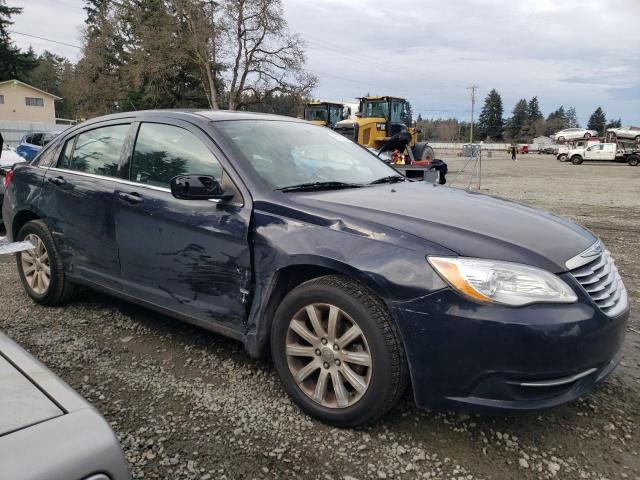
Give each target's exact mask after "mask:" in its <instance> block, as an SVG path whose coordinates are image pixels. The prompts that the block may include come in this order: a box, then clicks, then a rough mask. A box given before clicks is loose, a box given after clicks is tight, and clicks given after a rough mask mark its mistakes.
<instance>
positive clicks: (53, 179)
mask: <svg viewBox="0 0 640 480" xmlns="http://www.w3.org/2000/svg"><path fill="white" fill-rule="evenodd" d="M47 180H48V181H49V182H51V183H53V184H54V185H64V184H65V183H67V182H66V180H65V179H64V178H62V177H49V178H47Z"/></svg>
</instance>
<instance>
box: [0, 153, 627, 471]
mask: <svg viewBox="0 0 640 480" xmlns="http://www.w3.org/2000/svg"><path fill="white" fill-rule="evenodd" d="M439 156H443V158H445V159H447V161H449V165H450V172H451V174H450V176H449V179H453V177H454V176H455V174H456V171H457V170H459V169H460V167H461V166H462V165H463V164H464V162H465V161H464V160H462V159H458V158H455V157H449V156H448V155H446V154H442V155H439ZM483 175H484V176H483V184H482V187H483V188H482V191H483V192H485V193H490V194H494V195H500V196H504V197H507V198H511V199H514V200H518V201H521V202H524V203H527V204H531V205H534V206H539V207H543V208H547V209H549V210H551V211H554V212H555V213H558V214H560V215H563V216H566V217H569V218H572V219H574V220H576V221H578V222H580V223H582V224H584V225H586V226H587V227H589V228H590V229H592V230H593V231H594V232H595V233H596V234H597V235H599V236H600V237H601V238H602V239H603V240H604V241H605V243H606V244H607V246H608V247H609V249H610V250H611V251H612V252H613V254H614V257H615V258H616V261H617V264H618V267H619V269H620V270H621V273H622V276H623V278H624V280H625V283H626V285H627V288H628V289H629V292H630V295H631V297H632V302H633V305H634V310H633V311H632V316H631V321H630V325H629V331H628V334H627V340H626V343H625V349H624V358H623V362H622V364H621V365H620V366H619V368H618V369H616V370H615V372H614V373H613V374H612V375H611V376H610V377H609V378H608V379H607V380H606V381H605V382H604V383H603V384H601V385H599V386H598V387H596V388H595V389H594V390H593V391H592V392H591V393H589V394H588V395H586V396H585V397H583V398H582V399H580V400H577V401H575V402H573V403H571V404H569V405H565V406H562V407H559V408H556V409H553V410H551V411H545V412H539V413H532V414H526V415H518V416H477V415H469V414H466V413H464V412H457V413H456V412H432V411H422V410H418V409H417V408H416V407H415V406H414V405H413V404H412V402H411V399H410V398H406V399H405V400H404V401H403V402H401V404H400V405H399V406H398V407H397V408H395V409H394V410H393V411H392V412H390V414H388V415H387V416H386V417H385V418H384V419H383V420H382V421H380V422H378V423H377V424H376V425H374V426H372V427H369V428H365V429H357V430H338V429H334V428H330V427H327V426H325V425H323V424H320V423H318V422H316V421H314V420H312V419H310V418H309V417H307V416H305V415H304V414H302V413H301V412H300V411H299V410H298V409H297V408H296V407H295V406H294V405H293V404H292V403H291V402H290V401H289V400H288V398H287V396H286V394H285V392H284V391H283V389H282V387H281V386H280V383H279V381H278V378H277V377H276V375H275V372H274V370H273V368H272V366H271V364H270V363H269V362H268V361H266V360H264V361H256V360H253V359H251V358H249V357H248V356H247V355H246V354H245V353H244V352H243V350H242V345H241V344H239V343H237V342H234V341H232V340H228V339H226V338H223V337H221V336H218V335H215V334H212V333H209V332H206V331H204V330H201V329H198V328H195V327H192V326H189V325H186V324H184V323H181V322H179V321H176V320H172V319H170V318H167V317H164V316H161V315H158V314H155V313H153V312H150V311H148V310H145V309H142V308H139V307H135V306H132V305H130V304H127V303H124V302H121V301H119V300H115V299H112V298H109V297H106V296H104V295H101V294H98V293H93V292H85V293H83V294H82V295H81V296H80V298H78V299H77V300H75V301H74V302H73V303H71V304H70V305H68V306H67V307H65V308H43V307H39V306H36V305H35V304H34V303H32V302H31V301H30V300H29V299H28V298H27V296H26V295H25V294H24V293H23V291H22V288H21V286H20V284H19V281H18V277H17V274H16V270H15V266H14V261H13V258H10V257H6V256H5V257H0V286H1V287H0V329H1V330H2V331H4V332H6V333H7V334H8V335H9V336H11V337H12V338H14V339H15V340H16V341H17V342H19V343H20V344H22V345H23V346H24V347H25V348H26V349H27V350H29V351H30V352H31V353H32V354H33V355H35V356H36V357H37V358H39V359H40V360H41V361H42V362H44V363H45V364H46V365H47V366H48V367H49V368H51V369H52V370H53V371H54V372H56V373H57V374H58V375H60V376H61V377H62V378H63V379H64V380H65V381H67V382H68V383H69V384H71V385H72V386H73V387H74V388H75V389H76V390H77V391H78V392H80V393H81V394H82V395H83V396H84V397H85V398H87V399H88V400H89V401H90V402H92V403H93V404H94V405H95V406H96V407H97V408H98V409H99V410H100V411H101V412H102V413H103V414H104V416H105V417H106V418H107V420H108V421H109V422H110V423H111V425H112V427H113V429H114V430H115V432H116V434H117V435H118V437H119V439H120V441H121V443H122V446H123V448H124V451H125V454H126V457H127V459H128V461H129V462H130V465H131V471H132V473H133V476H134V477H135V478H143V477H144V478H163V479H164V478H166V479H202V480H206V479H214V478H215V479H235V478H256V479H257V478H265V479H266V478H304V479H315V478H318V479H327V480H329V479H343V480H353V479H365V478H382V479H384V478H389V479H391V478H401V479H413V478H457V479H471V478H492V479H513V478H536V479H537V478H559V479H573V478H589V479H604V478H606V479H614V478H630V479H640V457H639V451H640V441H639V438H640V432H639V431H638V420H639V419H640V374H639V372H640V369H639V368H638V367H640V309H639V308H638V307H639V305H638V303H639V301H638V300H639V299H640V295H639V293H640V292H639V288H638V283H639V282H638V281H639V280H640V259H639V258H638V255H637V248H634V247H637V243H638V234H639V233H640V168H637V167H636V168H633V167H627V166H624V165H614V164H608V165H604V164H601V165H581V166H573V165H570V164H561V163H559V162H557V161H555V160H554V159H553V158H552V157H544V156H537V155H526V156H521V157H520V161H518V162H511V161H510V160H508V159H507V158H506V156H494V157H493V158H491V159H486V160H485V161H484V164H483ZM468 178H469V174H468V171H467V172H465V173H463V174H462V175H461V176H460V177H458V179H457V180H456V182H455V184H454V186H455V185H457V186H466V185H467V183H468ZM429 188H430V187H429Z"/></svg>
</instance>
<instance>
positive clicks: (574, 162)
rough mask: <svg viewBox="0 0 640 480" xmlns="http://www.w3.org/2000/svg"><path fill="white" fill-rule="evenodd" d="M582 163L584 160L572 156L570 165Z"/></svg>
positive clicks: (578, 156)
mask: <svg viewBox="0 0 640 480" xmlns="http://www.w3.org/2000/svg"><path fill="white" fill-rule="evenodd" d="M583 161H584V160H583V159H582V157H581V156H580V155H574V156H573V157H571V163H573V164H574V165H580V164H581V163H582V162H583Z"/></svg>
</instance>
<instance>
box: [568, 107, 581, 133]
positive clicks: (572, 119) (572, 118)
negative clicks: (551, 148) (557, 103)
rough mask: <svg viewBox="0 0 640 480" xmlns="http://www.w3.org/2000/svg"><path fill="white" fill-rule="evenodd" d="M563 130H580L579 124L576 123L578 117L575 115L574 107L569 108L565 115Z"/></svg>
mask: <svg viewBox="0 0 640 480" xmlns="http://www.w3.org/2000/svg"><path fill="white" fill-rule="evenodd" d="M565 120H566V124H565V128H580V124H579V123H578V115H576V109H575V108H574V107H569V109H568V110H567V113H566V114H565Z"/></svg>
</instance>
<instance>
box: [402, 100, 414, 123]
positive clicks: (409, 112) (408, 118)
mask: <svg viewBox="0 0 640 480" xmlns="http://www.w3.org/2000/svg"><path fill="white" fill-rule="evenodd" d="M402 121H403V122H404V123H405V125H408V126H411V124H412V123H413V108H411V103H410V102H409V101H407V109H406V111H405V112H404V114H403V117H402Z"/></svg>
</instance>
